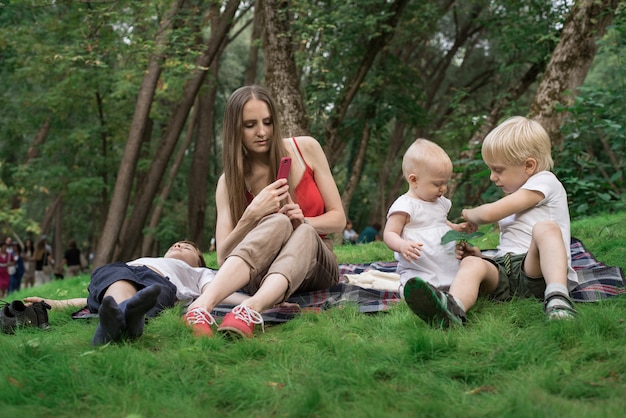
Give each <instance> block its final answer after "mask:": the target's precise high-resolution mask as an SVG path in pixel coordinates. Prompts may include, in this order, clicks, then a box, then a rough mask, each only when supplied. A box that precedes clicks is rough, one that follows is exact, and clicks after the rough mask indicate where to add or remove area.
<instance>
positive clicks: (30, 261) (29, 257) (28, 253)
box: [22, 238, 35, 289]
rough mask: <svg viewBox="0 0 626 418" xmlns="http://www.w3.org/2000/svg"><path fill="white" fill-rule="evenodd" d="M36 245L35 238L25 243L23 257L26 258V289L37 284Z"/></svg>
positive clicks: (24, 282)
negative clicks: (34, 243)
mask: <svg viewBox="0 0 626 418" xmlns="http://www.w3.org/2000/svg"><path fill="white" fill-rule="evenodd" d="M34 255H35V246H34V245H33V240H31V239H30V238H29V239H27V240H26V242H25V243H24V251H22V258H23V259H24V277H23V278H22V280H23V282H22V283H23V285H24V286H22V287H23V288H24V289H26V288H28V287H33V286H34V285H35V259H34V258H33V256H34Z"/></svg>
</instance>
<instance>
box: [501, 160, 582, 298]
mask: <svg viewBox="0 0 626 418" xmlns="http://www.w3.org/2000/svg"><path fill="white" fill-rule="evenodd" d="M521 188H522V189H526V190H533V191H538V192H541V193H542V194H543V195H544V198H543V200H541V201H540V202H539V203H537V205H536V206H535V207H533V208H530V209H527V210H525V211H522V212H519V213H516V214H514V215H511V216H508V217H506V218H504V219H501V220H500V221H498V226H499V227H500V244H499V245H498V252H497V253H496V257H499V256H502V255H504V254H506V253H513V254H525V253H527V252H528V249H529V248H530V241H531V237H532V230H533V226H534V225H535V224H536V223H537V222H540V221H553V222H554V223H556V224H557V225H558V226H559V228H560V229H561V235H562V236H563V244H565V250H566V252H567V262H568V273H567V280H568V287H569V288H570V290H571V289H572V288H573V287H575V286H576V285H577V284H578V275H577V274H576V272H575V271H574V269H572V259H571V248H570V245H571V243H570V219H569V209H568V206H567V193H566V192H565V188H564V187H563V185H562V184H561V182H560V181H559V179H557V177H556V176H555V175H554V174H553V173H552V172H550V171H540V172H539V173H537V174H535V175H533V176H531V177H530V178H529V179H528V180H527V181H526V183H524V184H523V185H522V187H521Z"/></svg>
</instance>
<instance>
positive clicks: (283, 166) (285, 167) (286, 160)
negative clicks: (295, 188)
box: [276, 157, 291, 180]
mask: <svg viewBox="0 0 626 418" xmlns="http://www.w3.org/2000/svg"><path fill="white" fill-rule="evenodd" d="M290 168H291V158H290V157H283V158H281V159H280V165H279V166H278V176H276V179H277V180H278V179H286V178H287V177H289V169H290Z"/></svg>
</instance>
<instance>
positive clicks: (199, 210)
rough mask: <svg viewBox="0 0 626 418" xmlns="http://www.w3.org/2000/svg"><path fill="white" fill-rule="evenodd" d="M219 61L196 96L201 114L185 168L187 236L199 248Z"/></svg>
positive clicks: (200, 245) (211, 142)
mask: <svg viewBox="0 0 626 418" xmlns="http://www.w3.org/2000/svg"><path fill="white" fill-rule="evenodd" d="M218 68H219V62H218V61H215V62H214V63H213V65H212V66H211V72H212V73H213V78H212V83H211V85H210V86H208V89H207V92H206V93H205V94H202V95H201V96H200V100H199V103H198V110H199V112H200V115H202V117H200V118H198V120H197V123H196V127H197V131H196V142H195V148H194V152H193V159H192V161H191V170H190V171H189V181H188V184H189V191H188V197H187V202H188V211H189V216H188V223H189V232H188V237H189V239H190V240H191V241H193V242H195V243H196V245H198V247H200V248H204V243H205V237H204V225H205V220H206V202H207V193H208V190H209V187H208V183H209V168H210V163H211V148H212V146H213V142H214V140H213V132H214V130H215V126H214V121H215V99H216V97H217V87H218V78H217V76H218V72H219V71H218Z"/></svg>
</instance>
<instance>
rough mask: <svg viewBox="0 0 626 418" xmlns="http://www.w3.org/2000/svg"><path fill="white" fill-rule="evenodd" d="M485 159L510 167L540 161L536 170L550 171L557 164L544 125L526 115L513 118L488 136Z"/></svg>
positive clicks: (486, 138) (483, 151) (483, 147)
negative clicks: (528, 161)
mask: <svg viewBox="0 0 626 418" xmlns="http://www.w3.org/2000/svg"><path fill="white" fill-rule="evenodd" d="M482 154H483V160H485V162H496V163H502V164H506V165H511V166H518V165H522V164H524V161H526V159H527V158H534V159H535V160H536V161H537V171H546V170H550V169H551V168H552V166H553V165H554V162H553V161H552V155H551V143H550V137H549V136H548V133H547V132H546V130H545V129H543V126H541V124H539V122H536V121H534V120H530V119H528V118H525V117H523V116H513V117H511V118H509V119H507V120H505V121H504V122H502V123H501V124H500V125H498V126H497V127H496V128H495V129H493V130H492V131H491V132H489V135H487V136H486V137H485V141H484V142H483V146H482Z"/></svg>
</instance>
